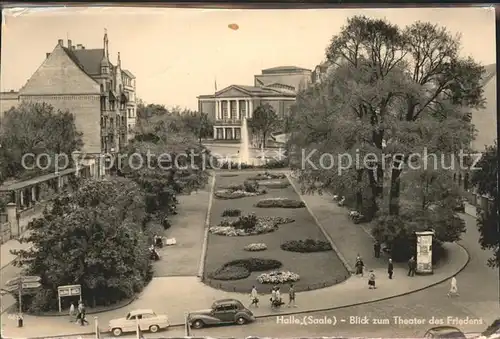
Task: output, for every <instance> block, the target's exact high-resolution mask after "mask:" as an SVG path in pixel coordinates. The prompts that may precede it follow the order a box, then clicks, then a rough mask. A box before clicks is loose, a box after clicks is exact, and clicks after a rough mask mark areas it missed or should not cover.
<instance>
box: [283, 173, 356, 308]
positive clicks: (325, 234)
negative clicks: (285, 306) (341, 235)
mask: <svg viewBox="0 0 500 339" xmlns="http://www.w3.org/2000/svg"><path fill="white" fill-rule="evenodd" d="M286 177H287V179H288V181H289V182H290V184H291V185H292V187H293V190H294V191H295V193H296V194H297V195H298V196H299V198H300V200H301V201H302V202H303V203H304V205H305V206H306V209H307V211H308V212H309V214H310V215H311V216H312V218H313V219H314V222H315V223H316V225H318V227H319V229H320V230H321V232H322V233H323V235H324V236H325V238H326V239H327V240H328V242H329V243H330V245H331V246H332V249H333V250H334V251H335V253H336V254H337V256H338V258H339V259H340V261H341V262H342V264H343V265H344V267H345V268H346V270H347V273H348V274H349V275H351V274H352V273H353V272H354V269H353V268H352V267H351V265H349V263H348V262H347V260H346V259H345V257H344V255H343V254H342V253H340V251H339V249H338V248H337V245H335V243H334V242H333V240H332V238H331V237H330V235H329V234H328V233H327V232H326V230H325V228H324V227H323V225H321V223H320V222H319V220H318V218H317V217H316V216H315V215H314V213H313V212H312V210H311V208H310V207H309V205H308V204H307V203H306V202H305V201H304V199H302V195H301V194H300V193H299V190H298V189H297V186H295V183H294V182H293V181H292V179H291V178H290V174H289V173H287V174H286ZM347 279H349V276H348V277H347ZM347 279H346V280H347ZM290 314H294V313H290ZM285 315H288V314H285Z"/></svg>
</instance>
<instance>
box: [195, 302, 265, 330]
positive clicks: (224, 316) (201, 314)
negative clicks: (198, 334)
mask: <svg viewBox="0 0 500 339" xmlns="http://www.w3.org/2000/svg"><path fill="white" fill-rule="evenodd" d="M253 321H255V317H254V315H253V313H252V311H250V310H249V309H248V308H246V307H245V306H244V305H243V304H242V303H241V302H240V301H239V300H236V299H221V300H217V301H216V302H214V303H213V304H212V307H211V308H210V309H207V310H201V311H196V312H191V313H189V315H188V323H189V326H191V327H193V328H202V327H204V326H211V325H221V324H238V325H243V324H246V323H249V322H253Z"/></svg>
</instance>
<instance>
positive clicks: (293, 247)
mask: <svg viewBox="0 0 500 339" xmlns="http://www.w3.org/2000/svg"><path fill="white" fill-rule="evenodd" d="M280 247H281V249H282V250H284V251H289V252H299V253H312V252H325V251H331V250H332V245H331V244H330V243H329V242H328V241H323V240H314V239H306V240H290V241H287V242H284V243H283V244H281V246H280Z"/></svg>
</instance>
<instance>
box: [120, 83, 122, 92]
mask: <svg viewBox="0 0 500 339" xmlns="http://www.w3.org/2000/svg"><path fill="white" fill-rule="evenodd" d="M122 91H123V87H122V85H120V93H121V92H122Z"/></svg>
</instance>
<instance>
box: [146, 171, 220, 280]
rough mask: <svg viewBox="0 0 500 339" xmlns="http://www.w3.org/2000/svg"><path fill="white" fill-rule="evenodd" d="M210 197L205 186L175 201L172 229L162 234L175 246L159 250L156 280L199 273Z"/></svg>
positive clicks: (155, 269)
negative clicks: (174, 243)
mask: <svg viewBox="0 0 500 339" xmlns="http://www.w3.org/2000/svg"><path fill="white" fill-rule="evenodd" d="M210 180H211V179H210ZM211 194H212V192H211V186H210V184H207V185H206V186H205V187H204V188H203V189H200V190H199V191H197V192H192V193H191V194H190V195H181V196H179V197H178V198H177V199H178V200H179V205H178V206H179V207H178V209H177V212H178V214H177V215H176V216H174V217H173V218H172V226H171V227H170V228H169V229H168V230H165V233H164V237H166V238H175V239H176V241H177V244H176V245H172V246H164V247H163V248H162V249H160V250H158V252H159V254H160V258H161V259H160V260H159V261H157V262H155V263H154V265H153V268H154V276H155V277H169V276H196V275H197V274H198V269H199V266H200V258H201V253H202V247H203V240H204V234H205V219H206V216H207V210H208V201H209V198H210V196H211Z"/></svg>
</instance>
